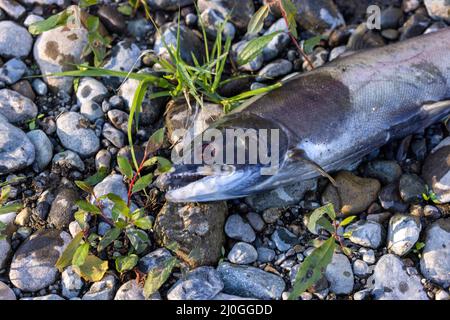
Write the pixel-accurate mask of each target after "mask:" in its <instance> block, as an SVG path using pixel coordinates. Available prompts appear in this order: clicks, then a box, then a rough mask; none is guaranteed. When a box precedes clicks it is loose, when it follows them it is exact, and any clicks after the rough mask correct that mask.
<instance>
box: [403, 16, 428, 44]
mask: <svg viewBox="0 0 450 320" xmlns="http://www.w3.org/2000/svg"><path fill="white" fill-rule="evenodd" d="M430 22H431V20H430V18H429V17H428V16H427V15H426V14H424V13H423V12H421V11H417V12H416V13H415V14H413V15H412V16H411V17H409V19H408V20H406V22H405V23H404V24H403V26H402V27H401V28H400V29H399V31H400V33H401V34H400V41H403V40H406V39H410V38H414V37H416V36H419V35H421V34H422V33H423V32H424V31H425V30H426V29H427V28H428V26H429V25H430Z"/></svg>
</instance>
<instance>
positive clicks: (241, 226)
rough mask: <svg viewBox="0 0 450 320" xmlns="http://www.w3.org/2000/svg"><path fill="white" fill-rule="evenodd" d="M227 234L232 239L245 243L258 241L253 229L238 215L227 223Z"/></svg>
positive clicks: (234, 215)
mask: <svg viewBox="0 0 450 320" xmlns="http://www.w3.org/2000/svg"><path fill="white" fill-rule="evenodd" d="M225 233H226V235H227V236H228V237H230V238H232V239H236V240H239V241H244V242H253V241H255V239H256V234H255V231H254V230H253V228H252V227H251V226H250V224H248V223H246V222H245V221H244V220H243V219H242V217H241V216H240V215H238V214H233V215H231V216H229V217H228V219H227V222H226V223H225Z"/></svg>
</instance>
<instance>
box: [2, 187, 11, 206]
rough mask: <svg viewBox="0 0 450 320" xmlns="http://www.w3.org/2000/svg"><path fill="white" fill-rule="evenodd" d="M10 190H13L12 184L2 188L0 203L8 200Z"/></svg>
mask: <svg viewBox="0 0 450 320" xmlns="http://www.w3.org/2000/svg"><path fill="white" fill-rule="evenodd" d="M10 192H11V186H5V187H3V188H2V192H1V193H0V204H2V203H4V202H5V201H6V200H8V197H9V193H10Z"/></svg>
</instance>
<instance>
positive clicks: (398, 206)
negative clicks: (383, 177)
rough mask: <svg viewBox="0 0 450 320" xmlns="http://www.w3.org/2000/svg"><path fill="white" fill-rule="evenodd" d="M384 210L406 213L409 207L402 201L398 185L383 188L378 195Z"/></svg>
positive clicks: (392, 184) (393, 184)
mask: <svg viewBox="0 0 450 320" xmlns="http://www.w3.org/2000/svg"><path fill="white" fill-rule="evenodd" d="M378 199H379V200H380V204H381V206H382V207H383V209H385V210H388V211H393V212H406V211H407V210H408V205H407V204H406V203H404V202H403V201H402V198H401V197H400V193H399V191H398V187H397V184H395V183H391V184H388V185H387V186H385V187H383V188H382V189H381V191H380V193H379V194H378Z"/></svg>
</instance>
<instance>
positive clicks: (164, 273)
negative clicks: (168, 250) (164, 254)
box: [144, 257, 177, 299]
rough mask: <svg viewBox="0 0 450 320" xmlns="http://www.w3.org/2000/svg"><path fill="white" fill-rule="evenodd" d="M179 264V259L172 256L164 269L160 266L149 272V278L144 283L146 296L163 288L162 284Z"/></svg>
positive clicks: (165, 263)
mask: <svg viewBox="0 0 450 320" xmlns="http://www.w3.org/2000/svg"><path fill="white" fill-rule="evenodd" d="M176 264H177V259H176V258H175V257H171V258H170V259H167V260H166V261H165V262H164V266H163V268H162V270H161V269H160V268H154V269H152V270H151V271H150V272H149V273H148V274H147V279H146V280H145V285H144V296H145V298H147V299H148V298H149V297H150V296H151V295H152V294H154V293H155V292H156V291H158V290H159V288H161V286H162V285H163V284H164V283H165V282H166V281H167V279H169V276H170V274H171V273H172V270H173V268H174V267H175V266H176Z"/></svg>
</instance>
